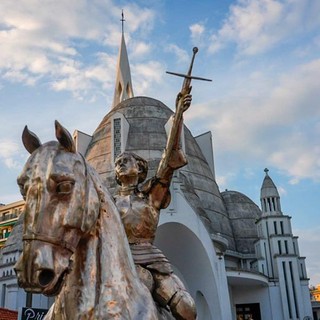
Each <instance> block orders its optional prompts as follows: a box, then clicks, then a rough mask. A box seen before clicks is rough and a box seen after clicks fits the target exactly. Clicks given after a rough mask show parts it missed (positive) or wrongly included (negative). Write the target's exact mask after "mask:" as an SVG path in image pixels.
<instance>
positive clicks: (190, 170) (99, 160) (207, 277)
mask: <svg viewBox="0 0 320 320" xmlns="http://www.w3.org/2000/svg"><path fill="white" fill-rule="evenodd" d="M116 79H117V80H116V84H115V97H114V103H113V106H112V109H111V111H110V112H109V113H108V114H107V115H106V116H105V117H104V118H103V120H102V121H101V123H100V124H99V125H98V127H97V129H96V130H95V132H94V133H93V135H92V136H88V135H87V134H84V133H82V132H79V131H76V132H75V133H74V139H75V141H76V145H77V149H78V150H79V151H81V152H82V153H83V154H84V155H85V157H86V159H87V160H88V161H89V162H90V164H91V165H92V166H93V167H94V168H95V169H96V170H97V171H98V173H99V174H100V175H101V177H102V179H103V180H104V182H105V184H106V185H107V186H108V187H109V188H110V190H111V192H114V190H115V188H116V187H117V186H116V182H115V178H114V172H113V171H114V165H113V164H114V159H115V157H116V156H117V155H118V154H119V153H120V152H123V151H125V150H126V151H132V152H135V153H137V154H138V155H140V156H141V157H144V158H145V159H147V160H148V163H149V174H148V177H151V176H152V175H153V174H155V170H156V168H157V165H158V163H159V160H160V158H161V155H162V151H163V149H164V147H165V144H166V139H167V136H166V131H167V129H168V127H169V126H170V120H169V118H170V116H171V115H172V113H173V112H172V110H171V109H169V108H168V107H167V106H165V105H164V104H163V103H162V102H160V101H158V100H155V99H152V98H148V97H133V90H132V82H131V76H130V65H129V62H128V56H127V51H126V48H125V41H124V38H123V36H122V39H121V47H120V54H119V61H118V72H117V76H116ZM181 140H182V147H183V149H184V151H185V153H186V156H187V159H188V165H187V166H185V167H183V168H182V169H180V170H179V171H178V172H177V173H176V174H175V176H174V179H173V182H172V186H171V193H172V200H171V204H170V205H169V207H168V208H167V209H166V210H163V211H162V212H161V218H160V224H159V227H158V231H157V237H156V245H157V246H158V247H159V248H160V249H161V250H162V251H163V252H164V253H165V254H166V256H167V257H168V258H169V260H170V261H171V262H172V264H173V266H174V269H175V272H176V273H177V274H178V275H179V276H180V278H181V279H183V281H184V282H185V284H186V286H187V288H188V290H189V292H190V293H191V294H192V296H193V297H194V299H195V301H196V305H197V310H198V315H199V316H198V318H199V319H201V320H202V319H203V320H210V319H214V320H220V319H221V320H231V319H239V320H240V319H250V316H251V318H253V319H255V320H257V319H263V320H270V319H274V320H288V319H295V320H297V319H299V320H303V319H306V318H305V317H308V316H309V317H311V316H312V310H311V303H310V296H309V290H308V279H307V274H306V268H305V261H304V258H302V257H300V255H299V246H298V241H297V237H295V236H293V234H292V230H291V223H290V217H289V216H287V215H284V214H283V213H282V211H281V207H280V197H279V194H278V191H277V188H276V186H275V185H274V183H273V181H272V179H271V178H270V176H269V175H268V172H267V171H266V176H265V178H264V181H263V183H262V188H261V210H260V208H259V207H258V206H257V205H256V204H255V203H254V202H253V201H252V200H250V199H249V198H248V197H247V196H245V195H244V194H242V193H240V192H238V191H228V190H226V191H224V192H220V191H219V188H218V185H217V183H216V181H215V168H214V157H213V148H212V137H211V133H210V132H207V133H205V134H203V135H200V136H198V137H193V136H192V134H191V132H190V131H189V130H188V128H187V127H184V130H183V132H182V137H181ZM19 241H21V240H19V239H17V238H16V239H15V242H19ZM17 250H18V251H19V250H21V248H20V247H19V246H17ZM5 254H6V251H3V252H2V256H1V257H0V258H2V262H1V265H0V275H1V269H2V268H3V265H4V259H5ZM16 255H17V254H16ZM1 283H2V284H5V283H4V282H3V281H2V280H1V278H0V290H2V291H0V296H1V295H4V294H6V292H5V293H4V291H3V287H1ZM2 286H3V285H2ZM12 286H13V285H12ZM20 292H21V289H19V290H17V289H15V294H16V297H20V295H21V294H22V293H20ZM12 299H15V298H14V297H13V294H11V295H10V297H9V296H7V297H6V298H5V299H4V301H5V305H3V306H4V307H8V308H13V309H17V308H19V307H22V306H23V305H22V304H23V303H24V299H25V297H23V298H21V299H20V298H19V299H18V298H16V300H15V301H17V302H16V305H15V306H14V307H12V306H13V305H12V301H11V300H12ZM40 300H41V299H40ZM20 301H21V302H20ZM48 303H49V302H44V301H38V302H37V304H36V303H35V304H34V305H33V306H34V307H39V306H43V305H45V304H48Z"/></svg>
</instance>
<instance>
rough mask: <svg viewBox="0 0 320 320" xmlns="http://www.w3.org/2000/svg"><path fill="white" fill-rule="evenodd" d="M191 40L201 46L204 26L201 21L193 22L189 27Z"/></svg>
mask: <svg viewBox="0 0 320 320" xmlns="http://www.w3.org/2000/svg"><path fill="white" fill-rule="evenodd" d="M189 29H190V32H191V35H190V36H191V41H192V43H193V44H194V45H196V46H202V45H203V42H204V34H205V31H206V29H205V26H204V24H203V23H194V24H192V25H191V26H190V27H189Z"/></svg>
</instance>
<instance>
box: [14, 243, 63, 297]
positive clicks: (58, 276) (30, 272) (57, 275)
mask: <svg viewBox="0 0 320 320" xmlns="http://www.w3.org/2000/svg"><path fill="white" fill-rule="evenodd" d="M30 252H33V253H34V254H32V255H31V256H29V255H28V253H30ZM57 258H59V255H58V256H57V255H56V254H54V253H53V252H52V248H51V247H50V246H47V245H44V246H42V247H41V248H37V250H34V251H32V250H31V251H29V250H27V251H26V252H24V253H23V254H22V255H21V256H20V258H19V260H18V262H17V263H16V265H15V267H14V269H15V272H16V274H17V280H18V285H19V287H22V288H24V290H25V291H28V292H33V293H42V294H45V295H47V296H54V295H57V294H58V293H59V292H60V290H61V288H62V284H63V281H64V278H65V275H66V274H67V273H68V271H69V261H68V259H67V257H64V256H63V257H60V259H57Z"/></svg>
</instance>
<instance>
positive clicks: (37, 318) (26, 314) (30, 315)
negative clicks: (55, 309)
mask: <svg viewBox="0 0 320 320" xmlns="http://www.w3.org/2000/svg"><path fill="white" fill-rule="evenodd" d="M47 312H48V310H47V309H35V308H22V314H21V320H33V319H34V320H42V319H43V318H44V316H45V315H46V314H47Z"/></svg>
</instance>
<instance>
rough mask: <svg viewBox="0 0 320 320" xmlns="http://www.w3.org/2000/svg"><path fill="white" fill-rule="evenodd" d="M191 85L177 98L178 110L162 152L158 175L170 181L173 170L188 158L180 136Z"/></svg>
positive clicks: (189, 101)
mask: <svg viewBox="0 0 320 320" xmlns="http://www.w3.org/2000/svg"><path fill="white" fill-rule="evenodd" d="M190 91H191V87H189V89H188V90H186V92H180V93H179V94H178V96H177V99H176V112H175V114H174V115H173V123H172V126H171V128H170V132H169V135H168V140H167V145H166V148H165V150H164V152H163V154H162V159H161V161H160V164H159V167H158V170H157V173H156V177H157V178H158V179H160V180H164V181H166V182H169V183H170V180H171V178H172V174H173V171H174V170H175V169H178V168H181V167H182V166H184V165H185V164H186V163H187V160H186V158H185V156H184V154H183V152H182V150H181V149H180V136H181V130H182V126H183V113H184V112H185V111H186V110H187V109H188V108H189V107H190V105H191V95H190V94H189V92H190Z"/></svg>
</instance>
